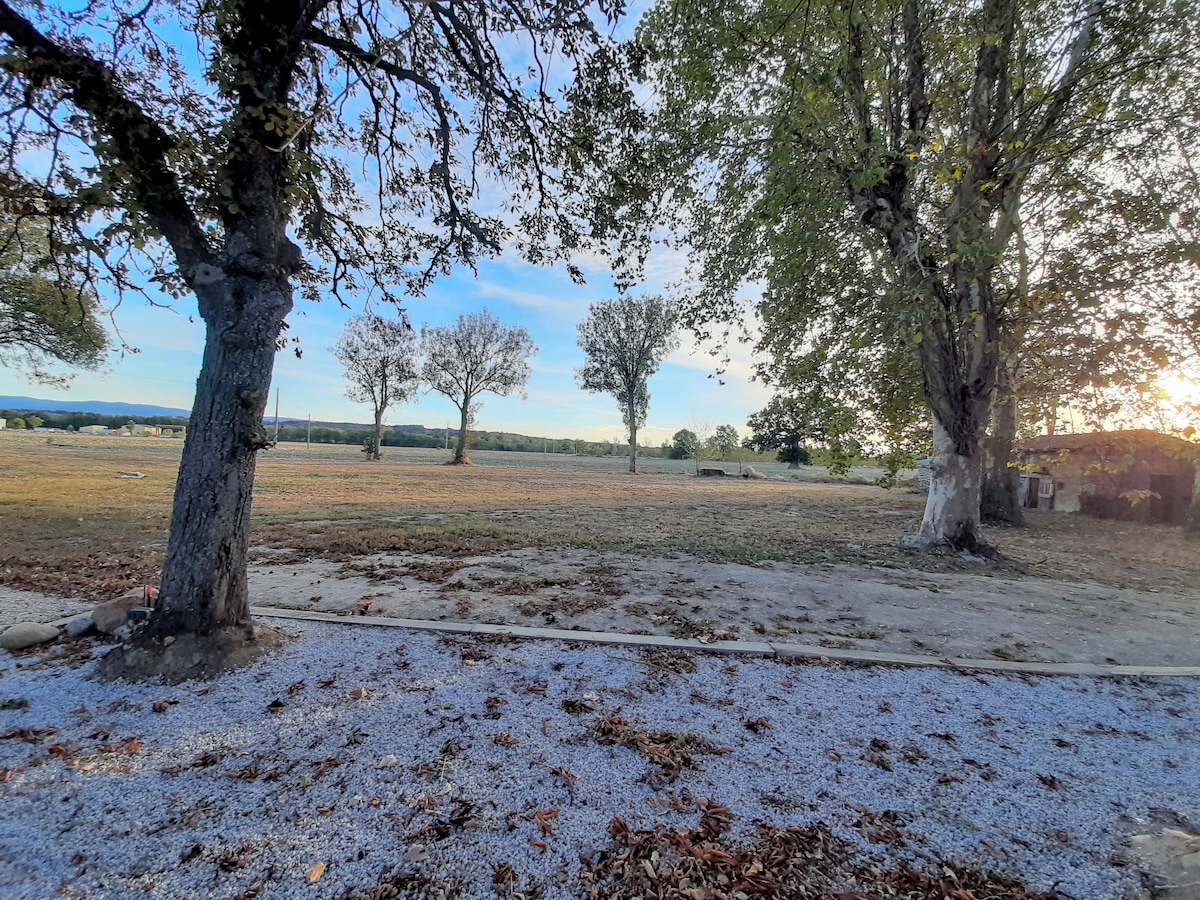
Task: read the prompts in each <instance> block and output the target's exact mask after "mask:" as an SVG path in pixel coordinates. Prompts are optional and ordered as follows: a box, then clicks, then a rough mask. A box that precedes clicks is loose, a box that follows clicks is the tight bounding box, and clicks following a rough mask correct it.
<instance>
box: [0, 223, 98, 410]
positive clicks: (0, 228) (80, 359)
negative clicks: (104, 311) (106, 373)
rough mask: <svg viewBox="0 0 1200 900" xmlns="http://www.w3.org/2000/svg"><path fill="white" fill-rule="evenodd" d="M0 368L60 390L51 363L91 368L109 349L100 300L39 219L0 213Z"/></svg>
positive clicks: (63, 378)
mask: <svg viewBox="0 0 1200 900" xmlns="http://www.w3.org/2000/svg"><path fill="white" fill-rule="evenodd" d="M0 220H2V223H0V235H2V237H0V242H2V243H0V365H4V366H10V367H14V368H17V369H21V370H25V371H26V372H27V373H28V374H29V377H31V378H32V379H33V380H35V381H40V382H43V383H50V384H56V385H58V386H60V387H61V386H63V385H65V384H66V382H67V381H68V380H69V379H70V377H71V376H64V375H58V374H55V373H52V372H50V371H49V370H48V369H47V364H49V363H52V362H60V363H64V364H66V365H68V366H73V367H75V368H80V369H94V368H96V367H97V366H99V365H100V363H101V362H102V361H103V359H104V354H105V351H107V350H108V346H109V339H108V334H107V333H106V332H105V330H104V325H103V324H102V323H101V322H100V316H99V313H100V302H99V300H98V299H97V297H96V294H95V292H94V291H92V290H91V289H89V288H87V287H85V286H84V285H82V284H81V283H80V282H79V280H78V277H77V276H76V275H74V274H73V273H72V271H71V267H70V265H69V264H68V263H67V261H66V260H65V259H64V253H63V252H62V251H61V250H60V249H59V248H58V247H57V244H56V243H55V242H53V241H52V239H51V232H50V231H49V230H48V229H47V227H46V225H45V223H44V221H43V220H40V219H37V218H20V219H15V218H14V217H13V216H11V215H0Z"/></svg>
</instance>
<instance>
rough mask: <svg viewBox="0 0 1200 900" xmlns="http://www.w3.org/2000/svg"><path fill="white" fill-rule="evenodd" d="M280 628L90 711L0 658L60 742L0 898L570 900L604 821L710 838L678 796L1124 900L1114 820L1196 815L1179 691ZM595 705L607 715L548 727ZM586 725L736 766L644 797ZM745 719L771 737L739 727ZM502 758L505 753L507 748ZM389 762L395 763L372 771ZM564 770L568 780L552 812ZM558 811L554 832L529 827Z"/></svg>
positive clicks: (1120, 837)
mask: <svg viewBox="0 0 1200 900" xmlns="http://www.w3.org/2000/svg"><path fill="white" fill-rule="evenodd" d="M272 624H273V625H275V624H278V625H279V627H280V628H281V629H282V630H284V631H286V632H287V633H288V634H290V635H293V636H294V637H295V638H296V639H295V640H294V641H293V642H291V643H290V644H289V645H288V646H287V647H286V648H285V649H284V650H283V651H282V652H281V653H279V654H277V655H275V656H273V657H271V658H270V659H267V660H265V661H262V662H260V663H258V664H256V665H255V666H253V667H251V668H249V669H247V670H244V671H242V672H238V673H235V674H231V675H227V676H225V677H223V678H221V679H219V680H218V681H216V682H213V683H211V684H207V685H205V684H185V685H179V686H173V687H170V686H163V685H134V684H117V685H112V684H103V683H100V682H97V681H92V680H88V678H87V675H88V674H89V672H90V669H91V666H92V664H91V663H86V664H84V665H75V664H71V663H69V662H62V661H56V660H55V657H54V653H55V651H53V650H50V651H47V653H46V655H45V657H44V658H43V659H42V661H41V662H40V663H39V662H36V661H33V660H32V658H29V657H26V658H23V659H15V658H14V657H12V656H9V655H7V654H4V653H0V705H3V706H10V707H11V706H19V705H20V704H18V703H13V702H12V701H14V700H17V699H18V698H19V699H20V700H24V701H28V708H24V709H11V708H10V709H5V710H4V711H0V736H7V735H10V734H12V733H13V731H14V730H16V729H38V728H57V729H58V731H57V732H56V733H54V734H52V735H48V736H44V737H41V738H37V737H33V736H32V735H30V736H29V737H30V739H29V740H26V739H22V737H20V736H7V737H5V739H3V740H0V770H4V771H0V896H3V897H5V898H9V900H18V898H21V900H24V898H30V900H34V898H38V900H40V898H48V897H56V896H66V897H87V898H117V897H135V896H136V897H146V896H151V897H155V898H187V897H234V896H237V895H238V894H239V893H240V892H242V891H246V890H247V889H248V888H250V887H251V886H252V885H254V884H255V883H256V882H261V885H260V887H259V888H258V890H259V893H258V894H257V896H259V897H268V898H276V897H304V898H322V897H343V896H353V895H354V893H355V892H357V891H360V890H363V889H366V888H369V887H371V886H373V885H375V884H376V883H377V879H378V876H379V874H380V872H381V871H382V870H383V869H384V868H385V867H391V868H393V869H395V868H397V867H400V868H405V869H411V870H413V871H421V872H424V873H425V874H427V875H429V876H430V877H431V878H432V879H433V881H434V882H435V883H437V884H441V885H444V886H445V885H449V884H454V885H458V886H460V887H461V889H462V896H465V897H488V898H492V897H495V896H496V891H495V889H494V888H493V885H492V873H493V870H494V868H495V867H496V866H498V865H499V864H501V863H505V862H507V863H509V864H511V865H512V866H513V867H514V868H515V869H516V871H517V872H518V873H519V875H520V880H519V882H517V883H516V884H514V885H513V890H515V891H522V892H527V891H529V890H530V889H537V888H542V889H544V891H545V897H546V898H548V900H549V898H555V897H578V896H582V895H585V894H586V888H584V887H581V886H580V884H579V883H578V880H577V876H578V875H579V872H580V863H579V855H580V853H581V852H587V851H589V850H592V849H596V848H600V847H603V846H606V845H607V844H608V842H609V838H608V835H607V832H606V828H607V826H608V823H609V822H610V820H611V819H612V817H613V816H620V817H622V818H623V819H625V820H626V822H628V823H629V824H630V825H631V826H632V827H635V828H637V827H650V826H652V825H653V824H654V823H656V822H664V823H667V824H668V825H674V824H679V825H684V824H687V825H689V826H694V825H695V824H696V822H697V821H698V817H699V814H698V813H695V812H689V813H682V814H681V813H677V812H674V811H672V810H671V808H670V806H669V805H668V804H667V801H668V798H669V797H670V796H671V795H672V794H674V795H676V796H679V795H681V794H682V793H683V792H684V791H685V790H686V791H688V792H690V793H691V795H694V796H695V797H696V798H706V797H713V798H715V799H716V800H717V801H719V802H720V803H723V804H725V805H726V806H728V807H730V808H731V809H732V810H733V812H734V813H735V814H736V815H737V817H738V818H737V819H736V820H735V822H734V833H735V834H737V833H748V832H750V831H751V830H752V829H753V827H754V824H755V823H759V822H766V823H771V824H775V825H781V826H782V825H789V824H804V823H811V822H816V821H824V822H826V823H828V824H830V825H831V826H833V827H834V829H835V831H836V832H838V833H839V834H840V835H841V836H843V837H846V838H849V839H852V840H854V841H856V842H857V843H858V844H860V845H861V846H862V847H863V852H864V853H866V854H876V855H879V854H882V853H884V852H886V851H885V850H884V848H882V847H881V846H880V845H877V844H868V843H867V842H866V841H865V840H864V839H863V838H862V837H861V836H860V835H859V834H858V833H857V832H856V831H854V830H853V829H852V827H851V826H852V824H853V823H854V822H855V821H856V820H858V818H859V815H860V813H859V812H856V811H855V809H854V807H856V806H858V807H870V808H871V809H873V810H875V811H883V810H889V809H890V810H896V811H899V812H901V813H903V814H904V816H905V817H906V818H908V819H910V820H911V821H910V824H909V825H908V826H907V830H908V831H909V833H910V839H909V842H908V845H907V846H906V847H903V848H899V849H896V850H894V851H891V852H893V853H895V854H897V855H898V856H899V857H900V858H912V859H915V860H916V861H917V862H918V863H922V864H924V863H925V862H926V861H928V860H930V859H932V858H934V857H939V856H945V857H952V858H955V859H959V860H964V861H968V862H972V863H974V864H976V865H978V866H979V867H982V868H995V869H999V870H1001V871H1005V872H1009V873H1013V874H1017V875H1019V876H1021V877H1023V878H1026V879H1027V880H1028V881H1029V882H1030V884H1031V885H1032V886H1034V887H1038V888H1041V889H1043V890H1048V889H1050V888H1051V887H1056V888H1057V889H1059V890H1061V891H1062V892H1063V893H1064V894H1066V895H1067V896H1069V897H1073V898H1115V897H1121V896H1122V895H1125V894H1127V893H1128V892H1130V891H1132V890H1134V888H1135V887H1136V884H1137V875H1136V873H1135V872H1134V870H1133V869H1131V868H1127V867H1114V866H1113V865H1112V864H1111V863H1110V862H1109V860H1108V854H1110V853H1112V852H1116V851H1121V850H1122V849H1123V848H1124V846H1125V841H1126V837H1127V835H1128V833H1129V828H1130V824H1129V823H1130V820H1135V819H1138V818H1141V817H1145V816H1147V815H1148V814H1149V811H1150V810H1151V809H1153V808H1155V807H1170V808H1172V809H1174V810H1176V811H1178V812H1180V813H1182V814H1184V815H1186V816H1189V817H1191V818H1196V817H1197V816H1198V815H1200V751H1198V750H1197V748H1198V747H1200V741H1198V738H1200V733H1198V732H1200V727H1198V723H1200V702H1198V700H1197V690H1196V688H1197V684H1196V683H1195V682H1193V681H1188V680H1182V679H1181V680H1169V679H1157V680H1140V681H1106V680H1093V679H1087V678H1055V679H1049V678H1015V677H1000V676H990V675H989V676H987V677H976V676H972V675H969V674H958V673H947V672H939V671H931V670H916V669H912V670H897V669H880V668H874V669H842V668H828V667H821V666H785V665H783V664H781V663H779V662H777V661H774V660H765V659H731V658H727V657H717V656H697V657H696V658H695V661H696V664H697V670H696V672H695V673H694V674H691V675H672V674H667V673H664V672H663V671H662V670H661V669H659V668H656V667H655V666H653V665H650V664H648V662H647V659H646V657H644V656H643V655H642V654H641V653H639V652H638V651H635V650H632V649H624V648H597V647H581V646H578V645H576V646H569V645H567V644H563V643H551V642H533V641H530V642H513V643H508V644H496V643H476V642H475V641H473V640H471V639H469V638H458V639H451V638H443V637H440V636H438V635H435V634H430V633H417V632H411V631H404V630H398V629H385V628H370V627H362V626H348V625H324V624H315V623H303V622H285V623H278V622H272ZM464 645H465V646H466V648H467V650H468V652H467V654H466V655H467V657H468V658H466V659H464V655H463V651H464ZM474 651H483V653H486V654H489V655H490V656H489V658H482V659H475V660H472V659H470V658H469V657H471V656H473V655H482V654H477V653H475V652H474ZM398 661H399V662H400V664H401V665H400V666H399V667H398V666H397V662H398ZM31 662H32V664H31ZM333 677H335V680H334V681H333V682H332V683H331V684H329V685H328V686H326V687H322V686H321V682H322V681H325V680H327V679H329V678H333ZM289 686H291V687H290V688H289ZM531 688H532V689H533V690H532V691H531V690H530V689H531ZM364 690H365V696H361V697H360V698H356V697H355V696H352V692H354V691H364ZM590 695H595V698H594V699H592V700H590V701H589V702H590V703H591V704H592V705H593V706H594V707H595V711H594V712H592V713H590V714H585V715H581V716H573V715H569V714H568V713H567V712H565V711H564V710H563V708H562V703H563V701H564V700H566V699H575V700H580V699H584V698H585V697H587V696H590ZM488 697H495V698H499V699H500V700H501V701H503V702H500V703H498V704H497V703H495V702H493V704H492V705H491V707H489V705H488V704H487V703H486V700H487V698H488ZM156 701H167V703H166V704H165V711H163V712H155V711H154V704H155V703H156ZM276 701H278V703H276ZM162 706H164V704H160V707H162ZM496 713H498V716H497V717H495V718H489V717H488V716H489V715H494V714H496ZM601 714H604V715H613V714H619V715H621V716H622V717H624V718H625V719H627V720H629V722H630V723H631V724H635V725H642V726H645V727H646V728H648V729H654V730H662V729H666V730H672V731H692V732H695V733H698V734H701V735H704V736H706V737H708V738H710V739H711V740H713V741H715V742H716V743H718V744H720V745H722V746H724V747H728V748H731V749H732V751H733V752H731V753H729V754H727V755H723V756H701V757H698V758H697V759H698V762H699V767H698V768H697V769H694V770H684V772H683V774H682V775H681V777H680V778H679V779H678V780H677V781H676V782H674V783H670V784H658V783H657V779H655V778H649V779H647V778H646V777H645V776H646V775H647V773H651V774H653V773H655V772H657V771H658V770H657V769H656V768H655V767H654V766H651V765H650V764H648V763H647V762H646V761H645V760H644V759H643V758H641V757H640V756H638V755H636V754H635V753H634V752H632V751H630V750H628V749H625V748H623V747H606V746H601V745H599V744H597V743H596V741H595V740H594V738H593V736H592V734H591V733H590V732H589V730H588V726H589V725H591V724H593V723H594V722H595V721H596V720H597V718H598V717H599V716H600V715H601ZM758 717H765V718H766V719H767V720H768V722H769V723H770V725H772V726H773V727H772V728H763V729H761V730H759V731H758V732H757V733H754V732H752V731H751V730H750V729H748V728H747V727H746V726H745V724H744V720H746V719H751V720H753V719H757V718H758ZM501 733H504V734H507V735H508V736H509V737H510V738H511V739H513V740H516V741H518V743H516V744H515V745H514V746H502V745H500V744H497V743H496V741H495V736H496V735H498V734H501ZM872 739H878V740H881V741H887V742H888V744H889V749H887V750H876V751H872V750H871V749H870V747H869V744H870V742H871V740H872ZM877 746H881V745H877ZM905 751H907V753H908V757H909V759H911V761H906V754H905ZM204 754H209V755H208V756H207V757H205V756H203V755H204ZM389 754H390V755H391V756H394V757H395V763H396V764H395V765H385V766H383V767H380V763H381V761H385V758H386V757H387V756H388V755H389ZM867 755H877V756H880V757H883V758H886V759H887V760H888V762H889V763H890V765H891V767H892V770H891V771H885V770H884V769H883V768H880V767H879V766H877V765H875V764H872V763H870V762H867V761H866V760H865V759H864V756H867ZM839 757H840V758H839ZM388 762H390V761H388ZM554 769H562V770H567V771H569V772H570V773H573V774H575V775H577V776H578V781H576V782H574V784H573V786H572V788H571V789H570V790H568V787H567V782H566V781H565V780H564V778H563V777H561V776H559V775H555V774H553V771H552V770H554ZM239 773H241V774H242V776H243V777H242V778H241V779H239V777H238V776H239ZM1039 776H1041V777H1039ZM959 779H961V780H959ZM1047 782H1049V784H1051V785H1057V787H1055V788H1052V787H1049V786H1047ZM656 788H657V790H656ZM460 802H467V803H470V804H473V805H474V806H473V816H472V817H471V818H470V819H469V820H468V821H467V822H466V823H465V824H464V825H463V826H462V827H454V828H452V830H451V833H450V834H449V836H448V837H444V838H440V839H439V838H437V837H435V835H434V833H433V832H432V831H428V830H427V831H425V832H424V833H422V828H423V827H424V826H427V825H431V824H432V823H436V822H437V820H439V819H443V820H444V819H447V818H448V817H449V816H450V814H451V812H452V811H454V810H460V811H461V810H463V809H465V807H463V806H458V805H456V804H458V803H460ZM551 809H557V810H558V817H557V819H555V820H553V821H552V826H553V832H552V833H551V834H542V833H540V832H539V829H538V827H537V824H536V823H535V822H534V821H533V820H532V816H533V813H534V812H535V811H537V810H542V811H547V810H551ZM513 814H515V815H513ZM531 840H540V841H542V842H543V843H544V844H545V845H546V849H545V850H542V849H539V848H538V847H537V846H536V845H533V844H531V843H530V841H531ZM426 857H427V858H426ZM318 863H324V866H325V867H324V869H323V871H322V872H321V874H320V877H319V878H318V879H317V880H315V882H311V883H310V879H311V878H312V876H313V875H314V874H315V873H314V867H315V866H317V864H318ZM447 893H448V895H449V894H452V893H453V891H448V892H447Z"/></svg>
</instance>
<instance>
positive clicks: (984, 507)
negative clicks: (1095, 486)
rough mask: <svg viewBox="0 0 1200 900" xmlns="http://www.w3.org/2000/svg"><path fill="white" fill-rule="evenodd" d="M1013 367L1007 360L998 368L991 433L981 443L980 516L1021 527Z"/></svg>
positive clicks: (1023, 518) (1022, 517) (987, 519)
mask: <svg viewBox="0 0 1200 900" xmlns="http://www.w3.org/2000/svg"><path fill="white" fill-rule="evenodd" d="M1014 368H1015V365H1014V363H1013V361H1012V360H1007V361H1006V362H1005V363H1004V364H1003V365H1001V366H1000V367H999V372H998V378H997V382H996V395H995V398H994V400H993V405H992V430H991V433H990V434H989V435H988V436H987V438H986V439H985V441H984V468H983V485H982V488H981V490H980V502H979V516H980V518H981V519H982V520H983V521H985V522H996V523H1002V524H1006V525H1018V526H1020V525H1024V524H1025V517H1024V516H1023V515H1022V514H1021V504H1020V496H1019V495H1020V486H1021V476H1020V473H1019V472H1018V470H1017V469H1016V467H1014V466H1012V465H1011V463H1012V462H1013V444H1014V443H1015V442H1016V439H1017V419H1018V415H1017V413H1018V409H1017V395H1016V390H1015V384H1014V382H1015V372H1014V371H1013V369H1014Z"/></svg>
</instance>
